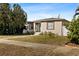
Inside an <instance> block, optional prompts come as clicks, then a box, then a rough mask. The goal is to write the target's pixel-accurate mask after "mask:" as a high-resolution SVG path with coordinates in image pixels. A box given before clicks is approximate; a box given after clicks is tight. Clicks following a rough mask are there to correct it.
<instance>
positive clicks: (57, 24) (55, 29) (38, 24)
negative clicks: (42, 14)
mask: <svg viewBox="0 0 79 59" xmlns="http://www.w3.org/2000/svg"><path fill="white" fill-rule="evenodd" d="M68 22H69V21H68V20H66V19H60V18H46V19H40V20H35V21H33V22H28V29H29V31H30V30H33V31H34V32H35V34H36V35H37V34H40V33H41V32H52V33H55V34H57V35H61V36H67V32H68V30H67V29H66V27H65V24H66V23H68Z"/></svg>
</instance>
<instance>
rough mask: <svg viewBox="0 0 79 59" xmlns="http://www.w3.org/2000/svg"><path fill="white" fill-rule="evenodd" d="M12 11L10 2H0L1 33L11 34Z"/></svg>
mask: <svg viewBox="0 0 79 59" xmlns="http://www.w3.org/2000/svg"><path fill="white" fill-rule="evenodd" d="M10 12H11V10H10V5H9V4H8V3H2V4H0V34H9V25H10V21H11V19H10V17H11V16H10Z"/></svg>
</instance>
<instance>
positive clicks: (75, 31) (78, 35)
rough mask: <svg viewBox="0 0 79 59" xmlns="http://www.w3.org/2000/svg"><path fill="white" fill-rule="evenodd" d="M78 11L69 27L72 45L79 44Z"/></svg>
mask: <svg viewBox="0 0 79 59" xmlns="http://www.w3.org/2000/svg"><path fill="white" fill-rule="evenodd" d="M78 11H79V9H78V8H77V10H76V13H75V15H74V17H73V19H72V21H71V23H70V24H69V27H68V29H69V33H68V37H69V38H70V39H71V42H72V43H76V44H79V13H78ZM76 16H78V17H76Z"/></svg>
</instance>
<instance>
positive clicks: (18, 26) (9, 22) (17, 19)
mask: <svg viewBox="0 0 79 59" xmlns="http://www.w3.org/2000/svg"><path fill="white" fill-rule="evenodd" d="M26 19H27V14H26V13H25V12H24V10H23V9H22V8H21V6H20V5H19V4H14V5H13V7H12V8H11V7H10V4H8V3H2V4H0V34H22V31H23V28H24V25H25V23H26Z"/></svg>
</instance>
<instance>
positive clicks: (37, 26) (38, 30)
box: [35, 23, 41, 32]
mask: <svg viewBox="0 0 79 59" xmlns="http://www.w3.org/2000/svg"><path fill="white" fill-rule="evenodd" d="M40 27H41V24H40V23H36V24H35V31H36V32H40Z"/></svg>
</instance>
